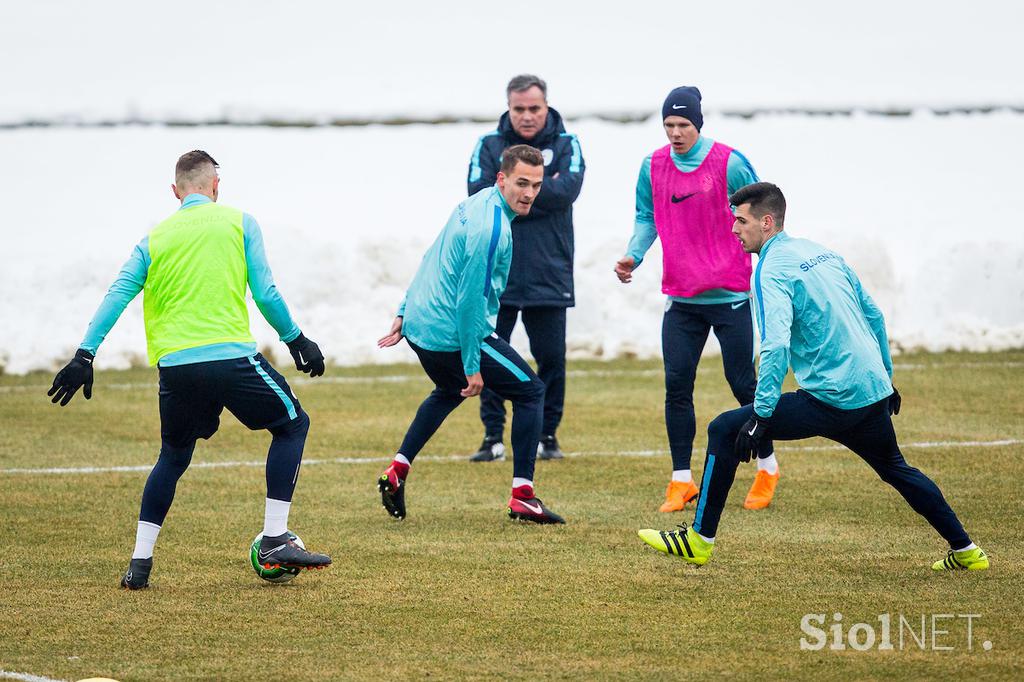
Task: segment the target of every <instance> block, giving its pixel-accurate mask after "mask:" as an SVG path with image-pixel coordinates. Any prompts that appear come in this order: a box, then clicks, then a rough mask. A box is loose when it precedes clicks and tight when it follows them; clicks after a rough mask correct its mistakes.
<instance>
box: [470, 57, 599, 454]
mask: <svg viewBox="0 0 1024 682" xmlns="http://www.w3.org/2000/svg"><path fill="white" fill-rule="evenodd" d="M506 93H507V95H508V111H507V112H505V113H504V114H502V116H501V119H500V120H499V121H498V128H497V130H494V131H492V132H490V133H488V134H486V135H484V136H483V137H481V138H480V141H479V142H477V145H476V149H474V151H473V158H472V159H471V160H470V164H469V180H468V187H469V194H470V195H473V194H475V193H476V192H479V191H480V190H481V189H483V188H485V187H490V186H491V185H493V184H494V182H495V178H496V176H497V173H498V167H499V166H500V165H501V153H502V151H504V150H505V149H506V148H507V147H510V146H512V145H515V144H528V145H531V146H533V147H536V148H537V149H539V150H540V151H541V154H542V155H543V156H544V184H543V185H542V186H541V190H540V194H538V195H537V199H536V200H535V201H534V203H533V208H532V209H531V210H530V213H529V215H526V216H517V217H516V218H515V219H514V220H513V221H512V269H511V271H510V272H509V275H508V285H507V287H506V288H505V292H504V293H503V294H502V296H501V309H500V310H499V311H498V324H497V329H496V330H495V331H496V333H497V334H498V336H500V337H501V338H503V339H505V340H506V341H507V340H508V339H509V337H510V336H511V335H512V328H513V327H515V324H516V320H517V319H518V317H519V313H520V311H521V312H522V315H523V326H524V327H525V328H526V334H527V336H528V337H529V339H530V353H531V354H532V355H533V357H534V359H535V360H536V361H537V374H538V375H539V376H540V378H541V380H542V381H543V382H544V384H545V386H546V390H545V394H544V425H543V431H542V433H541V436H542V437H541V450H540V457H541V458H542V459H557V458H560V457H561V456H562V452H561V450H560V449H559V447H558V440H557V438H556V437H555V432H556V431H557V429H558V425H559V423H560V422H561V421H562V406H563V403H564V402H565V310H566V308H569V307H571V306H573V305H575V304H576V299H575V294H574V289H573V280H572V262H573V226H572V204H573V202H574V201H576V197H578V196H579V193H580V188H581V187H582V186H583V172H584V165H583V154H582V152H581V151H580V144H579V142H578V141H577V140H576V136H575V135H570V134H569V133H567V132H565V126H564V125H563V124H562V117H561V115H560V114H559V113H558V112H557V111H555V110H554V109H551V108H549V107H548V104H547V85H546V84H545V83H544V81H543V80H541V79H540V78H538V77H536V76H531V75H522V76H516V77H515V78H513V79H512V80H511V81H509V84H508V88H507V90H506ZM480 418H481V420H482V421H483V423H484V429H485V435H484V441H483V443H482V444H481V445H480V449H479V450H478V451H477V453H476V454H475V455H474V456H473V458H472V459H473V461H477V462H489V461H493V460H496V459H502V458H503V457H504V452H505V448H504V445H503V444H502V438H503V433H504V428H505V407H504V405H503V403H502V401H501V399H500V398H498V396H497V395H495V394H494V393H492V392H491V391H488V390H487V387H486V386H485V387H484V391H483V394H481V397H480Z"/></svg>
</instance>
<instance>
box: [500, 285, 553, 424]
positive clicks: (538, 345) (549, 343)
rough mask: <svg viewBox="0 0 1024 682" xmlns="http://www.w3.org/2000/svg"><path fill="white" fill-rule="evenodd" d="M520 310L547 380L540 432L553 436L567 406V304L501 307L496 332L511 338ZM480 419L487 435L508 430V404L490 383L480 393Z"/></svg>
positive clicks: (543, 378)
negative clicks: (506, 420)
mask: <svg viewBox="0 0 1024 682" xmlns="http://www.w3.org/2000/svg"><path fill="white" fill-rule="evenodd" d="M520 310H521V311H522V314H523V327H525V328H526V335H527V337H529V339H530V354H531V355H533V359H534V360H536V361H537V375H538V376H539V377H540V380H541V381H542V382H544V421H543V424H542V425H541V433H542V434H543V435H545V436H553V435H555V432H556V431H557V430H558V425H559V424H561V423H562V410H563V408H564V406H565V308H556V307H551V306H541V307H529V308H522V309H520V308H515V307H513V306H507V305H503V306H501V307H500V308H499V309H498V322H497V324H496V325H495V329H494V333H495V334H497V335H498V337H499V338H501V339H503V340H505V341H509V340H510V339H511V338H512V329H513V328H514V327H515V326H516V320H517V319H518V317H519V313H520ZM480 421H482V422H483V423H484V430H485V433H486V434H487V435H488V436H495V437H501V436H502V434H503V432H504V430H505V404H504V401H503V400H502V398H501V396H500V395H498V394H497V393H496V392H495V391H492V390H491V389H490V388H488V387H487V385H486V384H485V385H484V390H483V392H482V393H481V394H480Z"/></svg>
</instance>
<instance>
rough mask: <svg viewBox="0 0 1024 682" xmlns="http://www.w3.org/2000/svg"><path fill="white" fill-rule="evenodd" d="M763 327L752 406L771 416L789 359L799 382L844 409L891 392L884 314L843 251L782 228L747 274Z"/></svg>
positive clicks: (890, 361)
mask: <svg viewBox="0 0 1024 682" xmlns="http://www.w3.org/2000/svg"><path fill="white" fill-rule="evenodd" d="M751 280H752V289H753V291H754V304H755V317H756V318H757V326H758V328H759V329H760V330H761V366H760V369H759V370H758V379H757V392H756V393H755V396H754V411H755V412H757V414H758V415H759V416H761V417H765V418H768V417H771V415H772V413H773V412H774V411H775V405H776V403H778V401H779V396H781V395H782V380H783V379H785V378H786V371H787V369H788V368H789V365H790V363H791V362H792V365H793V374H794V375H795V376H796V381H797V383H798V384H799V385H800V387H801V388H802V389H804V390H805V391H807V392H808V393H810V394H811V395H812V396H814V397H815V398H817V399H818V400H820V401H822V402H824V403H827V404H828V405H831V406H833V407H838V408H840V409H843V410H854V409H857V408H859V407H865V406H867V405H871V404H872V403H876V402H878V401H879V400H881V399H882V398H885V397H887V396H889V395H891V394H892V358H891V356H890V355H889V339H888V336H887V335H886V332H885V319H884V318H883V317H882V311H881V310H879V309H878V306H877V305H875V302H874V301H873V300H872V299H871V296H869V295H868V293H867V292H866V291H864V288H863V287H862V286H861V284H860V280H859V279H858V278H857V274H856V273H855V272H854V271H853V270H851V269H850V267H849V266H848V265H846V262H845V261H843V259H842V257H841V256H839V255H838V254H836V253H834V252H833V251H830V250H829V249H827V248H825V247H824V246H821V245H820V244H815V243H814V242H812V241H810V240H807V239H794V238H792V237H790V236H789V235H788V234H786V233H785V232H780V233H779V234H777V235H775V236H774V237H772V238H771V239H769V240H768V241H767V242H765V244H764V245H763V246H762V247H761V253H760V258H759V260H758V262H757V268H756V269H755V270H754V274H753V275H752V276H751Z"/></svg>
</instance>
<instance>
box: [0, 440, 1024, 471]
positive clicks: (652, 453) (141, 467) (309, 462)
mask: <svg viewBox="0 0 1024 682" xmlns="http://www.w3.org/2000/svg"><path fill="white" fill-rule="evenodd" d="M1022 444H1024V439H1018V438H1008V439H1005V440H950V441H923V442H918V443H904V444H902V445H901V446H900V447H901V448H902V449H904V450H913V449H919V450H924V449H937V448H953V447H968V448H997V447H1004V446H1007V445H1022ZM845 449H846V448H845V447H843V446H842V445H789V446H781V447H777V448H776V449H775V450H776V452H826V451H831V450H845ZM703 451H704V450H703V448H695V449H694V451H693V452H694V454H695V455H698V456H699V455H700V454H701V453H702V452H703ZM668 453H669V451H668V450H624V451H605V452H599V451H594V452H568V453H566V457H573V458H576V457H584V458H586V457H660V456H663V455H667V454H668ZM469 457H470V456H469V455H421V456H419V457H417V458H416V459H417V461H421V462H422V461H427V462H465V461H467V460H468V459H469ZM390 461H391V456H390V455H387V456H383V455H382V456H377V457H333V458H330V459H303V460H302V465H303V466H315V465H318V464H373V463H378V464H386V463H387V462H390ZM265 465H266V460H250V461H242V460H239V461H233V462H196V463H195V464H192V465H191V466H189V468H190V469H238V468H243V467H263V466H265ZM152 468H153V465H152V464H135V465H128V466H109V467H46V468H14V469H0V474H6V475H65V474H111V473H124V472H128V473H131V472H139V471H144V472H148V471H150V470H152Z"/></svg>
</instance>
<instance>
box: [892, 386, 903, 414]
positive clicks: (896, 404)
mask: <svg viewBox="0 0 1024 682" xmlns="http://www.w3.org/2000/svg"><path fill="white" fill-rule="evenodd" d="M902 404H903V398H901V397H900V392H899V391H897V390H896V387H895V386H893V387H892V395H891V396H889V416H890V417H891V416H893V415H894V414H899V413H900V406H901V405H902Z"/></svg>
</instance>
